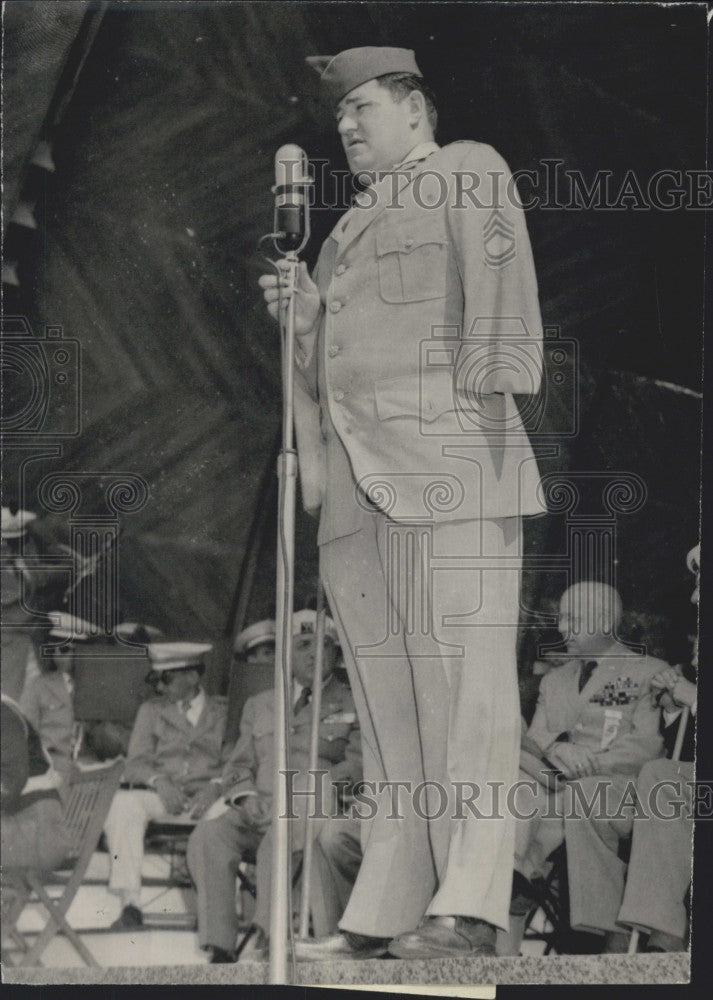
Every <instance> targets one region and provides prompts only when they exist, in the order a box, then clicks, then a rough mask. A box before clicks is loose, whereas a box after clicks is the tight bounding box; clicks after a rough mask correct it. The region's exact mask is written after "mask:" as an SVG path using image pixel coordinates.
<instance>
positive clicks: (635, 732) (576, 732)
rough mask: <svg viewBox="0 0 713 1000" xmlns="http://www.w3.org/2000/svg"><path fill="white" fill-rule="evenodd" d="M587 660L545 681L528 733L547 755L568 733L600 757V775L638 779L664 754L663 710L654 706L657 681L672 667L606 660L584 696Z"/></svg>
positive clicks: (643, 660) (651, 661) (633, 659)
mask: <svg viewBox="0 0 713 1000" xmlns="http://www.w3.org/2000/svg"><path fill="white" fill-rule="evenodd" d="M581 662H582V661H581V660H579V659H575V660H571V661H569V662H566V663H563V664H561V665H560V666H558V667H554V668H553V669H552V670H550V672H549V673H548V674H545V676H544V677H543V678H542V682H541V684H540V694H539V698H538V701H537V708H536V709H535V714H534V716H533V719H532V723H531V725H530V728H529V730H528V736H530V737H532V739H534V740H535V742H536V743H537V744H538V746H540V747H541V748H542V750H543V752H544V753H547V752H548V750H549V749H550V747H551V746H552V744H553V743H555V742H557V739H558V738H560V737H561V736H562V734H563V733H568V734H569V738H570V740H571V741H572V742H573V743H576V744H577V745H579V746H584V747H586V748H587V749H589V750H591V751H594V753H595V755H596V758H597V760H598V762H599V763H600V765H601V767H600V770H599V773H600V774H622V775H632V776H635V775H637V774H638V773H639V771H640V769H641V767H642V765H643V764H645V763H646V761H648V760H652V759H653V758H654V757H659V756H660V755H661V752H662V747H663V742H662V739H661V734H660V732H659V718H660V714H661V710H660V709H659V708H658V707H657V706H656V705H654V704H652V700H651V687H650V684H649V681H650V680H651V678H652V677H653V676H654V675H655V674H657V673H659V672H660V671H661V670H663V669H664V668H665V666H666V664H665V663H664V662H663V661H662V660H657V659H655V658H654V657H653V656H637V655H636V654H631V655H624V656H615V657H603V658H602V659H601V660H600V661H599V663H598V666H597V667H596V668H595V670H594V671H593V673H592V675H591V677H590V678H589V680H588V682H587V683H586V684H585V686H584V688H583V689H582V691H581V692H580V691H579V676H580V669H581Z"/></svg>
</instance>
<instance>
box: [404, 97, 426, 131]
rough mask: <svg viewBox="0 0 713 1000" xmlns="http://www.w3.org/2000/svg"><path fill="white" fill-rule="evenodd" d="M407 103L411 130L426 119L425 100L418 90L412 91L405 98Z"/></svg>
mask: <svg viewBox="0 0 713 1000" xmlns="http://www.w3.org/2000/svg"><path fill="white" fill-rule="evenodd" d="M407 100H408V102H409V119H410V122H411V125H412V127H413V128H415V127H416V126H417V125H418V124H419V123H420V122H422V121H425V120H426V117H427V111H426V98H425V97H424V96H423V94H422V93H421V91H420V90H412V91H411V93H410V94H409V95H408V98H407Z"/></svg>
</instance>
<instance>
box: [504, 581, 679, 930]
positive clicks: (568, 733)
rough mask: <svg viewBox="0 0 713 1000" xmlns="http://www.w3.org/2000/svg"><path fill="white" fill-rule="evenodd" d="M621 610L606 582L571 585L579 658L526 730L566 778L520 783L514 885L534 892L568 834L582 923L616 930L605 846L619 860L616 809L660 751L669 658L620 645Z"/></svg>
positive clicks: (565, 626)
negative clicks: (660, 679) (655, 692)
mask: <svg viewBox="0 0 713 1000" xmlns="http://www.w3.org/2000/svg"><path fill="white" fill-rule="evenodd" d="M621 616H622V607H621V599H620V597H619V595H618V594H617V592H616V591H615V590H614V589H613V588H611V587H609V586H607V585H606V584H603V583H596V582H593V581H586V582H583V583H579V584H575V585H574V586H572V587H570V588H569V589H568V590H567V591H565V593H564V594H563V596H562V599H561V601H560V615H559V630H560V632H561V633H562V635H563V637H564V639H565V641H566V642H567V651H568V652H569V653H570V654H571V655H572V659H571V660H569V661H568V662H565V663H563V664H561V666H559V667H556V668H554V669H553V670H551V671H550V672H549V673H548V674H546V675H545V676H544V677H543V679H542V683H541V685H540V693H539V698H538V702H537V708H536V710H535V715H534V717H533V719H532V723H531V725H530V728H529V730H528V733H527V735H528V737H529V738H530V739H532V740H533V741H534V743H535V745H536V746H537V747H539V749H540V751H541V753H542V756H543V757H544V758H546V760H547V762H548V766H549V767H552V766H554V768H556V769H557V770H558V772H559V773H560V775H561V777H562V778H563V779H564V780H563V782H562V787H561V790H555V791H554V792H551V791H550V790H549V789H548V788H547V787H545V785H543V784H540V783H536V790H535V791H534V792H533V791H529V790H528V789H527V788H525V787H521V788H520V789H519V797H518V802H517V808H518V812H519V814H520V816H521V817H523V818H519V819H518V822H517V829H516V840H515V871H516V877H515V892H516V894H517V895H526V894H527V889H528V880H529V879H531V878H533V877H535V876H537V875H541V874H543V865H544V864H545V861H546V858H547V857H548V856H549V854H550V853H551V852H552V851H553V850H554V849H555V848H556V847H558V846H559V844H561V843H562V840H563V839H565V840H566V843H567V865H568V876H569V892H570V922H571V925H572V927H573V928H574V929H575V930H594V931H600V932H601V931H602V930H611V931H615V930H616V929H617V928H616V925H615V924H612V922H611V921H609V922H608V921H607V918H606V914H607V913H610V912H611V910H612V901H613V900H612V899H611V898H610V893H609V891H608V885H607V884H605V883H604V882H603V881H600V880H599V877H598V874H597V872H598V867H597V862H598V861H599V860H600V859H601V857H602V855H603V854H606V855H607V857H609V856H612V857H613V858H614V860H616V851H617V848H618V843H619V835H618V833H617V831H616V828H615V827H616V823H615V822H614V821H612V822H610V821H609V818H608V817H609V816H610V815H611V814H612V813H616V812H617V811H618V810H620V808H621V805H622V800H623V799H624V797H625V795H626V794H627V792H628V791H629V789H630V785H631V782H632V781H633V780H634V779H635V778H636V776H637V774H638V773H639V770H640V769H641V767H642V765H643V764H645V763H646V761H648V760H651V759H652V758H654V757H658V756H659V755H660V754H661V749H662V741H661V735H660V733H659V710H658V708H657V707H656V706H655V705H654V704H653V703H652V699H651V682H652V679H653V678H654V677H655V676H656V675H657V674H658V673H659V671H661V670H662V668H665V666H666V664H665V663H664V662H663V661H662V660H657V659H654V658H653V657H650V656H642V655H638V654H636V653H634V652H632V651H631V650H630V649H628V647H626V646H623V645H621V643H619V641H618V640H617V638H616V635H617V630H618V626H619V623H620V621H621ZM524 777H527V775H524ZM533 787H535V786H533ZM593 800H594V808H593V810H589V809H588V805H589V804H590V803H592V801H593ZM604 807H606V809H605V808H604ZM526 816H527V817H529V818H527V819H526V818H524V817H526ZM619 864H621V862H619ZM620 898H621V894H620V892H619V896H618V898H617V899H616V900H614V901H613V902H614V904H615V908H614V913H616V908H617V907H618V903H619V900H620Z"/></svg>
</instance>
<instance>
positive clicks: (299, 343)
mask: <svg viewBox="0 0 713 1000" xmlns="http://www.w3.org/2000/svg"><path fill="white" fill-rule="evenodd" d="M321 260H322V253H321V252H320V255H319V259H318V260H317V263H316V265H315V268H314V271H313V272H312V275H311V277H312V281H314V283H315V284H316V285H319V270H320V263H321ZM323 319H324V302H321V303H320V307H319V312H318V313H317V318H316V320H315V321H314V324H313V326H312V329H311V330H310V331H309V332H308V333H304V334H302V335H299V336H296V337H295V366H296V369H297V371H296V372H295V374H296V375H297V376H298V377H301V381H302V382H303V384H304V386H305V388H306V389H307V391H308V392H309V394H310V396H311V397H312V398H313V399H314V400H316V399H317V350H316V348H317V338H318V335H319V328H320V325H321V324H322V320H323Z"/></svg>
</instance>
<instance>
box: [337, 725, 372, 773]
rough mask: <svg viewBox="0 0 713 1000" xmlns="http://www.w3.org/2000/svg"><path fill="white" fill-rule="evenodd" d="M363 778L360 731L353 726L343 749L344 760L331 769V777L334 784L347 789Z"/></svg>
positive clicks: (357, 727)
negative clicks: (344, 786)
mask: <svg viewBox="0 0 713 1000" xmlns="http://www.w3.org/2000/svg"><path fill="white" fill-rule="evenodd" d="M363 776H364V768H363V758H362V752H361V730H360V729H359V726H354V727H353V729H352V730H351V732H350V733H349V738H348V740H347V744H346V747H345V748H344V759H343V760H341V761H340V762H339V763H337V764H335V765H334V767H333V768H332V769H331V777H332V781H333V782H334V783H335V784H342V783H343V784H344V785H346V786H347V787H352V786H354V785H356V784H357V783H358V782H359V781H361V780H362V778H363Z"/></svg>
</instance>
